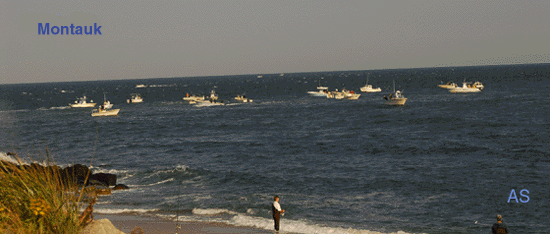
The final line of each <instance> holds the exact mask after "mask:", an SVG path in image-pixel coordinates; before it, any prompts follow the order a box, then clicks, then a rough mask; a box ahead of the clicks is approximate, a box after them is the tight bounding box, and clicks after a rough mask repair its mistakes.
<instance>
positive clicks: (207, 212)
mask: <svg viewBox="0 0 550 234" xmlns="http://www.w3.org/2000/svg"><path fill="white" fill-rule="evenodd" d="M192 212H193V214H197V215H217V214H223V213H227V214H232V215H236V214H238V213H237V212H235V211H230V210H228V209H201V208H195V209H193V211H192Z"/></svg>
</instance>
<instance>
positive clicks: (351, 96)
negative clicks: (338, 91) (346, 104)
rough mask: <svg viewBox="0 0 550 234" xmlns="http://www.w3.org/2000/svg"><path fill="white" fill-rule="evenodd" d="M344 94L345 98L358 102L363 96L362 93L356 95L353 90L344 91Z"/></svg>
mask: <svg viewBox="0 0 550 234" xmlns="http://www.w3.org/2000/svg"><path fill="white" fill-rule="evenodd" d="M342 94H344V98H346V99H351V100H356V99H358V98H359V97H360V96H361V94H360V93H355V92H354V91H353V90H352V91H348V90H346V89H344V90H342Z"/></svg>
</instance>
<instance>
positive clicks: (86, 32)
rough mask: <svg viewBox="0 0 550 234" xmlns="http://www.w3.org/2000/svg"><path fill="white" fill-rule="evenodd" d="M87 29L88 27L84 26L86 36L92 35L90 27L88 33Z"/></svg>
mask: <svg viewBox="0 0 550 234" xmlns="http://www.w3.org/2000/svg"><path fill="white" fill-rule="evenodd" d="M87 28H88V26H84V33H85V34H86V35H92V26H90V32H88V30H87Z"/></svg>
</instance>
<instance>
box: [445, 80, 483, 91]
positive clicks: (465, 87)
mask: <svg viewBox="0 0 550 234" xmlns="http://www.w3.org/2000/svg"><path fill="white" fill-rule="evenodd" d="M482 89H483V88H482ZM449 92H451V93H479V92H481V89H480V88H478V87H476V86H475V84H474V85H472V84H468V83H467V82H464V83H462V87H456V88H454V89H449Z"/></svg>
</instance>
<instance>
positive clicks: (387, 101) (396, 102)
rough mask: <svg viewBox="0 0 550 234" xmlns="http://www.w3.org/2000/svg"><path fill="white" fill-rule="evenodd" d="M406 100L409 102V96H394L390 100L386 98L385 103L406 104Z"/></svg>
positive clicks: (393, 104) (392, 104) (391, 104)
mask: <svg viewBox="0 0 550 234" xmlns="http://www.w3.org/2000/svg"><path fill="white" fill-rule="evenodd" d="M405 102H407V98H392V99H389V100H385V101H384V104H386V105H390V106H404V105H405Z"/></svg>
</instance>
